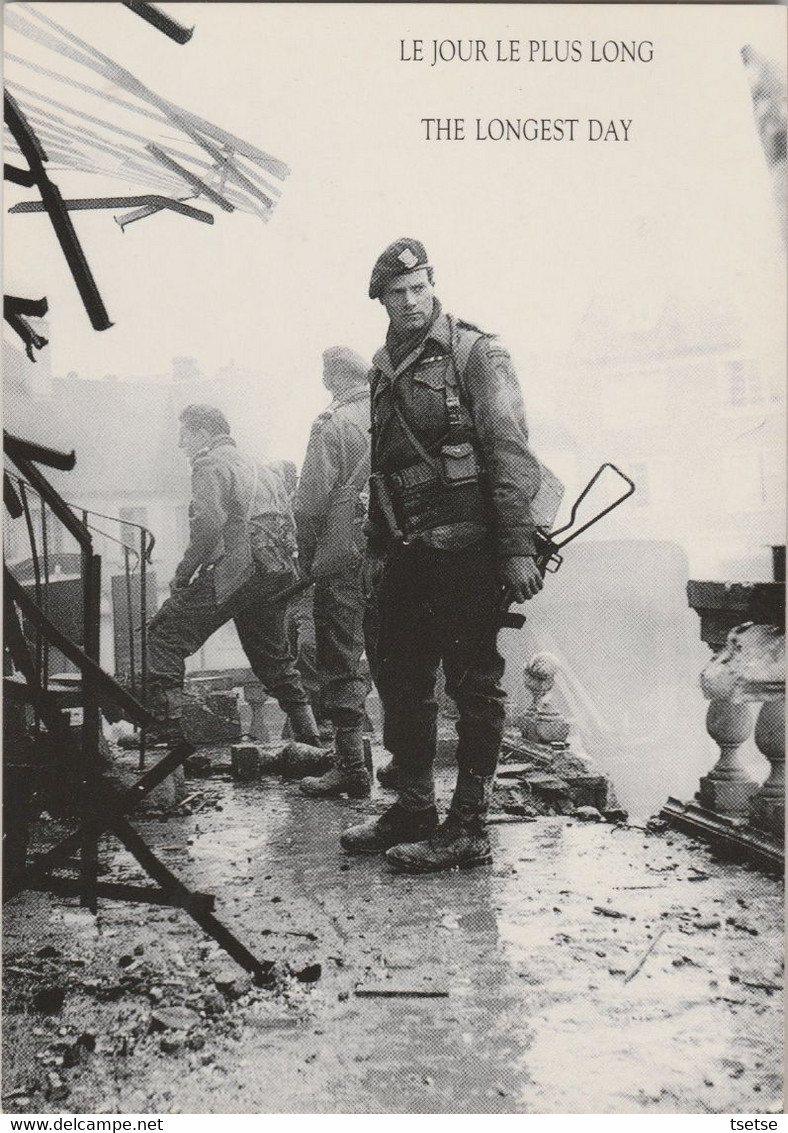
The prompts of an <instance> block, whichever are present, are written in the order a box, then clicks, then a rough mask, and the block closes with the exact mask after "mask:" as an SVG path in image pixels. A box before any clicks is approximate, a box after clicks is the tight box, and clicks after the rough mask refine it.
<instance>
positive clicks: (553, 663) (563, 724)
mask: <svg viewBox="0 0 788 1133" xmlns="http://www.w3.org/2000/svg"><path fill="white" fill-rule="evenodd" d="M559 667H560V663H559V661H558V658H557V657H554V656H553V654H552V653H535V654H534V655H533V657H532V658H531V660H530V661H529V662H528V664H527V665H526V667H525V670H524V671H523V681H524V682H525V687H526V688H527V689H528V691H529V692H530V694H531V697H532V700H533V704H532V706H531V708H530V709H529V711H528V712H527V713H526V717H525V721H524V724H523V728H522V732H523V737H524V738H525V739H526V740H530V741H531V742H532V743H538V744H546V745H549V746H552V747H565V746H566V741H567V737H568V736H569V730H570V723H569V721H568V720H567V718H566V717H565V716H564V715H563V713H561V712H556V710H555V709H554V708H553V706H552V704H551V696H552V692H553V688H554V685H555V675H556V673H557V672H558V669H559Z"/></svg>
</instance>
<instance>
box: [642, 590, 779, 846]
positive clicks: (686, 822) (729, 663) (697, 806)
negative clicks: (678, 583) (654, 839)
mask: <svg viewBox="0 0 788 1133" xmlns="http://www.w3.org/2000/svg"><path fill="white" fill-rule="evenodd" d="M687 591H688V598H689V604H690V606H692V607H693V609H695V610H696V611H697V612H698V614H699V616H700V619H701V638H702V639H703V640H704V641H705V642H706V643H707V644H708V645H709V646H710V647H711V648H712V650H713V653H714V655H713V657H712V658H711V660H710V661H709V662H708V664H707V665H706V666H705V668H704V669H703V672H702V673H701V678H700V685H701V689H702V690H703V693H704V696H706V698H707V699H708V700H709V702H710V703H709V708H708V712H707V714H706V728H707V730H708V733H709V735H710V736H711V738H712V739H713V740H714V742H715V744H716V745H717V746H718V748H719V758H718V759H717V762H716V763H715V765H714V766H713V767H712V768H711V770H710V771H709V772H708V774H706V775H704V776H703V777H702V779H701V780H700V785H699V789H698V793H697V795H696V798H695V800H693V801H692V802H690V803H687V804H682V803H680V802H678V801H677V800H676V799H669V800H668V803H667V804H666V806H665V807H664V808H663V811H662V814H663V817H665V818H667V819H668V820H669V821H672V822H673V823H674V824H675V825H677V826H679V827H681V828H683V829H686V830H689V831H691V832H692V833H697V834H701V835H704V836H708V837H710V838H711V839H712V840H714V841H718V842H720V843H723V844H727V845H728V848H735V849H736V851H737V852H744V853H747V850H748V847H749V848H750V849H751V850H752V856H753V857H754V859H755V860H760V861H764V860H768V861H769V863H770V864H772V865H773V864H775V863H776V862H778V861H780V862H782V861H784V852H783V849H782V846H783V844H784V838H785V624H784V587H783V585H782V583H778V582H775V583H757V584H748V583H733V584H729V583H721V582H695V581H692V582H690V583H689V586H688V588H687ZM758 706H759V707H758ZM751 736H754V740H755V744H756V747H757V748H758V750H759V751H760V752H761V754H762V755H763V756H764V757H765V758H766V759H767V760H768V761H769V765H770V772H769V775H768V777H767V779H766V781H765V782H764V783H763V785H761V786H759V784H758V783H757V782H756V781H755V780H754V779H753V778H752V776H751V775H750V774H749V773H748V772H747V770H746V767H745V765H744V763H743V761H742V747H743V745H744V744H745V742H746V741H747V740H748V739H750V737H751Z"/></svg>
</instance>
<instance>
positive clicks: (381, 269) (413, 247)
mask: <svg viewBox="0 0 788 1133" xmlns="http://www.w3.org/2000/svg"><path fill="white" fill-rule="evenodd" d="M431 266H432V265H431V264H430V262H429V257H428V256H427V250H426V248H425V247H424V245H423V244H422V242H421V241H420V240H409V239H408V238H407V237H406V236H403V237H402V239H401V240H395V241H394V243H393V244H389V246H388V248H386V250H385V252H381V254H380V255H379V256H378V258H377V260H376V261H375V266H374V268H373V269H372V276H371V278H370V281H369V297H370V299H379V298H380V297H381V295H382V294H383V292H384V291H385V289H386V285H387V284H388V283H390V282H391V280H392V279H396V277H397V276H398V275H407V274H408V272H411V271H419V269H420V268H429V267H431Z"/></svg>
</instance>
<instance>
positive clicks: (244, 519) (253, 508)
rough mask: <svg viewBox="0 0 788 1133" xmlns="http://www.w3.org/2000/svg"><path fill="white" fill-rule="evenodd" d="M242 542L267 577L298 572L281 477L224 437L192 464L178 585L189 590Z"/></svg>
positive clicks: (293, 527)
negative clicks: (185, 544)
mask: <svg viewBox="0 0 788 1133" xmlns="http://www.w3.org/2000/svg"><path fill="white" fill-rule="evenodd" d="M252 492H254V500H252ZM242 539H249V540H250V542H251V547H252V552H253V555H254V558H255V560H256V562H257V563H258V565H259V567H260V568H261V569H262V570H263V571H264V572H265V573H271V574H278V573H281V572H284V571H288V570H292V569H293V566H294V555H295V549H296V544H295V524H294V521H293V514H292V510H291V507H290V502H289V500H288V498H287V493H286V490H285V486H284V484H283V482H282V478H281V477H280V476H278V475H277V473H276V472H275V470H274V469H272V468H270V467H266V466H265V465H260V466H259V467H258V468H257V470H256V472H255V465H254V464H253V463H252V461H251V460H250V458H249V457H247V456H245V455H244V453H242V452H241V451H240V450H239V449H238V448H237V446H236V444H235V441H234V440H233V439H232V437H229V436H226V435H222V436H218V437H215V438H214V439H213V441H212V443H211V444H210V445H209V446H208V447H207V448H205V449H203V450H202V451H200V452H198V453H197V454H196V455H195V456H194V457H193V459H192V498H191V502H190V504H189V545H188V547H187V548H186V550H185V552H184V554H183V558H182V559H181V561H180V563H179V564H178V568H177V570H176V571H175V581H176V583H177V584H178V585H180V586H185V585H186V584H187V583H188V582H189V580H190V579H191V577H192V575H193V574H194V572H195V571H196V570H198V569H199V568H201V567H206V566H211V565H212V564H214V563H216V562H217V561H218V560H219V559H220V558H221V557H222V556H223V555H226V554H231V553H232V552H233V550H234V548H235V546H236V544H237V543H238V541H239V540H242Z"/></svg>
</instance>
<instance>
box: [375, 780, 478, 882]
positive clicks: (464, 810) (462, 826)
mask: <svg viewBox="0 0 788 1133" xmlns="http://www.w3.org/2000/svg"><path fill="white" fill-rule="evenodd" d="M494 778H495V777H494V776H493V775H473V774H472V773H471V772H468V771H460V774H459V776H458V777H457V786H456V788H455V791H454V798H453V799H452V803H451V807H450V808H449V813H448V815H447V816H446V820H445V821H444V822H442V823H441V825H440V826H439V827H438V829H437V830H435V831H434V832H433V833H432V834H431V835H430V836H429V838H427V839H425V840H424V841H422V842H406V843H402V844H401V845H396V846H392V848H391V849H390V850H389V851H388V852H387V853H386V860H387V861H388V862H389V863H390V864H391V865H392V866H394V868H395V869H398V870H402V871H403V872H405V873H435V872H437V871H439V870H443V869H454V868H459V869H467V868H468V867H469V866H475V865H488V864H489V863H490V862H491V861H492V848H491V846H490V839H489V837H488V835H487V832H486V830H485V829H484V819H485V817H486V815H487V811H488V809H489V806H490V798H491V796H492V785H493V780H494Z"/></svg>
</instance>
